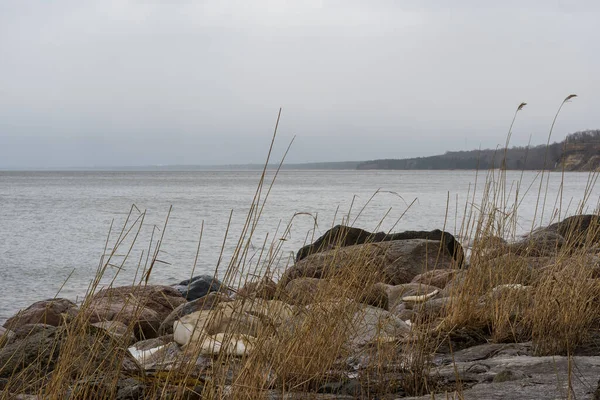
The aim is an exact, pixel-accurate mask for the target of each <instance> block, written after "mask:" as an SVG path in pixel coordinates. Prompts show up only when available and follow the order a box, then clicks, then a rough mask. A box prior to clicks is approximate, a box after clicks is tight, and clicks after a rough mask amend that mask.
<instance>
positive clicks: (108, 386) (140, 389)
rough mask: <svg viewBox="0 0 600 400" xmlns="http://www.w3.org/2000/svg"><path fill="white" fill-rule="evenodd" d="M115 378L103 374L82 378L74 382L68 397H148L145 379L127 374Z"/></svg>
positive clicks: (127, 399)
mask: <svg viewBox="0 0 600 400" xmlns="http://www.w3.org/2000/svg"><path fill="white" fill-rule="evenodd" d="M115 380H116V382H115ZM115 380H112V379H107V378H106V376H103V375H101V374H95V375H91V376H87V377H84V378H81V379H79V380H77V381H76V382H74V384H73V385H72V387H71V389H70V390H69V393H68V395H67V396H66V397H67V398H68V399H115V400H137V399H143V398H146V397H145V393H146V385H145V384H144V382H143V381H141V380H138V379H136V378H130V377H125V376H121V377H118V378H116V379H115Z"/></svg>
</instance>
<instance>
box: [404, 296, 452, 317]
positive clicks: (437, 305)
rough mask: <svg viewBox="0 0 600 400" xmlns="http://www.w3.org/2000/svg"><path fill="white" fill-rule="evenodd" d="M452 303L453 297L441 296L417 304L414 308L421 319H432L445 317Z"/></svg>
mask: <svg viewBox="0 0 600 400" xmlns="http://www.w3.org/2000/svg"><path fill="white" fill-rule="evenodd" d="M451 304H452V297H441V298H439V299H431V300H427V301H426V302H424V303H422V304H418V305H415V306H413V310H414V311H415V312H416V313H417V314H418V318H419V319H420V320H432V319H436V318H439V317H443V316H444V314H445V313H446V311H447V310H448V308H449V307H450V305H451Z"/></svg>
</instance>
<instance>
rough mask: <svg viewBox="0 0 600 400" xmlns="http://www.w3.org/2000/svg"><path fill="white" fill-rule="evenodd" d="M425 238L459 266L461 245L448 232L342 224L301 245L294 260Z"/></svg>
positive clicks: (461, 254) (462, 255) (461, 251)
mask: <svg viewBox="0 0 600 400" xmlns="http://www.w3.org/2000/svg"><path fill="white" fill-rule="evenodd" d="M410 239H426V240H437V241H440V242H441V243H442V244H443V247H444V249H445V250H446V251H447V252H448V253H449V254H450V255H452V256H453V257H454V258H455V259H456V260H457V264H458V266H459V267H460V266H461V264H462V260H463V259H464V253H463V249H462V246H461V245H460V243H458V241H457V240H456V239H455V238H454V236H452V235H451V234H450V233H448V232H443V231H440V230H439V229H436V230H433V231H406V232H399V233H390V234H388V233H385V232H377V233H372V232H368V231H365V230H364V229H360V228H354V227H349V226H344V225H336V226H334V227H333V228H331V229H330V230H328V231H327V232H325V234H324V235H323V236H321V237H320V238H318V239H317V240H315V242H314V243H312V244H309V245H306V246H304V247H302V248H301V249H300V250H299V251H298V253H297V254H296V261H300V260H302V259H303V258H306V257H308V256H309V255H311V254H315V253H320V252H323V251H328V250H332V249H334V248H335V247H346V246H355V245H359V244H364V243H380V242H390V241H394V240H410Z"/></svg>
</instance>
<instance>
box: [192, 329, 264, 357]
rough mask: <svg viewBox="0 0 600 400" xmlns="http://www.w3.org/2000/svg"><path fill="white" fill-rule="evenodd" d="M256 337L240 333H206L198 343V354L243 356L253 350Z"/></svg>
mask: <svg viewBox="0 0 600 400" xmlns="http://www.w3.org/2000/svg"><path fill="white" fill-rule="evenodd" d="M255 341H256V338H255V337H253V336H249V335H245V334H242V333H222V332H221V333H217V334H215V335H208V336H206V337H205V338H203V340H202V341H201V342H199V343H198V348H199V350H200V354H202V355H219V354H222V353H224V354H227V355H229V356H235V357H243V356H245V355H247V354H250V352H251V351H252V350H253V347H254V343H255Z"/></svg>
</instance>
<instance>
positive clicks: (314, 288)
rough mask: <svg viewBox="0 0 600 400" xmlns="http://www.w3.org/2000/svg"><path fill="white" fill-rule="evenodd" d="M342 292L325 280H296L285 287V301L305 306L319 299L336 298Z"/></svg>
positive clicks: (339, 288)
mask: <svg viewBox="0 0 600 400" xmlns="http://www.w3.org/2000/svg"><path fill="white" fill-rule="evenodd" d="M342 291H343V290H342V288H341V287H339V286H337V285H335V284H333V283H331V282H329V281H328V280H325V279H318V278H296V279H292V280H291V281H289V282H288V284H287V285H286V286H285V300H286V302H288V303H290V304H293V305H299V306H305V305H308V304H312V303H315V302H317V301H319V300H320V298H327V297H337V294H338V293H340V294H341V293H342ZM332 293H335V295H332Z"/></svg>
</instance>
